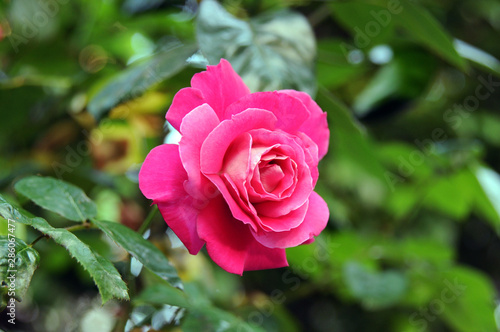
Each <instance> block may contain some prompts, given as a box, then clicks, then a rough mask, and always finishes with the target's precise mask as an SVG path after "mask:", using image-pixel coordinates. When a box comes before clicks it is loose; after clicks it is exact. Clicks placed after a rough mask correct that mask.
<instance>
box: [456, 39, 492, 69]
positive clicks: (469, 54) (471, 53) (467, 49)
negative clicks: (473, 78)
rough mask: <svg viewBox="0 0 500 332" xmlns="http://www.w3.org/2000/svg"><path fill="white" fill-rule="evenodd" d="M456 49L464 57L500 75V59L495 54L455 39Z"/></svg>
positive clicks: (481, 67)
mask: <svg viewBox="0 0 500 332" xmlns="http://www.w3.org/2000/svg"><path fill="white" fill-rule="evenodd" d="M454 45H455V49H456V50H457V52H458V54H460V55H461V56H462V57H463V58H465V59H468V60H470V61H471V62H472V63H473V64H475V65H476V66H477V67H479V68H480V69H486V70H488V71H490V72H492V73H493V74H495V75H497V76H500V61H499V60H498V59H497V58H495V57H494V56H493V55H491V54H489V53H487V52H485V51H483V50H482V49H480V48H477V47H475V46H473V45H471V44H468V43H466V42H464V41H463V40H459V39H455V41H454Z"/></svg>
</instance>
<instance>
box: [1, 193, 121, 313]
mask: <svg viewBox="0 0 500 332" xmlns="http://www.w3.org/2000/svg"><path fill="white" fill-rule="evenodd" d="M0 215H1V216H2V217H4V218H5V219H10V220H14V221H16V222H19V223H22V224H25V225H28V226H31V227H33V228H35V229H37V230H39V231H40V232H42V233H43V234H45V235H47V236H48V237H50V238H52V239H53V240H54V241H55V242H56V243H57V244H59V245H61V246H63V247H64V248H66V250H68V252H69V253H70V255H71V256H72V257H73V258H75V259H76V260H77V261H78V262H79V263H80V264H81V265H82V266H83V268H84V269H86V270H87V271H88V272H89V274H90V276H91V277H92V278H93V279H94V282H95V284H96V285H97V287H98V288H99V292H100V293H101V297H102V302H103V304H104V303H105V302H107V301H108V300H109V299H111V298H116V299H125V300H128V299H129V296H128V292H127V285H126V284H125V283H124V282H123V280H122V279H121V276H120V274H119V273H118V271H117V270H116V268H115V267H114V266H113V264H112V263H111V262H110V261H109V260H107V259H105V258H103V257H101V256H100V255H99V254H97V253H96V252H94V251H93V250H92V249H90V248H89V247H88V246H87V245H86V244H85V243H83V242H82V241H80V239H78V238H77V237H76V236H75V235H74V234H73V233H71V232H69V231H67V230H65V229H63V228H54V227H52V226H51V225H49V224H48V223H47V221H45V219H42V218H38V217H36V218H28V217H26V216H24V215H23V214H21V213H20V212H19V211H18V210H17V209H16V208H14V207H13V206H12V205H11V204H9V203H7V202H6V201H5V200H4V199H3V197H2V196H0Z"/></svg>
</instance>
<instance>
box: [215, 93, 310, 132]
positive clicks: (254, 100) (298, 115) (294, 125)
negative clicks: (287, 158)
mask: <svg viewBox="0 0 500 332" xmlns="http://www.w3.org/2000/svg"><path fill="white" fill-rule="evenodd" d="M249 108H258V109H263V110H268V111H270V112H272V113H273V114H274V115H275V116H276V118H277V119H278V121H277V122H276V128H279V129H282V130H284V131H286V132H288V133H291V134H295V133H296V132H297V130H298V129H299V128H300V127H301V125H302V124H303V123H304V121H306V120H307V118H308V117H309V111H308V110H307V109H306V107H305V106H304V104H303V103H302V102H301V101H300V100H299V99H297V98H294V97H292V96H289V95H288V94H286V93H278V92H276V91H273V92H256V93H252V94H251V95H246V96H244V97H242V98H241V99H239V100H238V101H237V102H235V103H233V104H231V105H230V106H229V107H228V108H227V109H226V111H225V113H224V118H226V119H227V118H229V117H231V116H232V115H235V114H239V113H241V112H243V111H244V110H246V109H249Z"/></svg>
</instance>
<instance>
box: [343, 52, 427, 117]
mask: <svg viewBox="0 0 500 332" xmlns="http://www.w3.org/2000/svg"><path fill="white" fill-rule="evenodd" d="M415 63H420V64H421V65H420V66H418V67H417V66H414V64H415ZM435 69H436V61H435V59H434V57H432V56H431V55H429V54H427V53H422V52H420V49H419V48H418V49H415V47H409V45H405V46H404V47H400V48H395V56H394V59H393V60H392V61H391V62H390V63H388V64H386V65H385V66H383V67H382V68H381V69H380V70H379V71H378V72H377V73H376V74H375V75H374V77H373V78H372V79H371V81H370V82H369V83H368V84H367V86H366V87H365V88H364V89H363V91H361V92H360V93H359V94H358V95H357V96H356V99H355V101H354V105H353V108H354V110H355V112H356V114H357V115H358V116H359V117H363V116H366V115H367V113H368V112H369V111H371V110H373V108H375V107H376V106H379V105H380V104H382V103H383V102H388V101H391V100H397V101H410V100H413V99H415V98H417V97H418V96H420V95H421V94H422V93H423V92H424V90H425V89H426V88H427V86H428V85H429V80H430V79H431V78H432V77H433V74H434V71H435Z"/></svg>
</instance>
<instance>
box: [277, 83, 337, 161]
mask: <svg viewBox="0 0 500 332" xmlns="http://www.w3.org/2000/svg"><path fill="white" fill-rule="evenodd" d="M278 92H279V93H283V94H287V95H289V96H292V97H295V98H297V99H299V100H300V101H301V102H302V103H303V104H304V106H305V107H306V108H307V110H308V111H309V113H310V116H309V118H308V119H307V120H306V121H305V122H304V123H302V125H301V126H300V128H299V131H302V132H303V133H305V134H306V135H307V136H309V137H310V138H311V139H312V140H313V141H314V142H315V143H316V144H317V145H318V155H319V159H320V160H321V159H322V158H323V157H324V156H325V155H326V152H327V151H328V144H329V141H330V130H329V129H328V123H327V119H326V118H327V114H326V113H325V112H323V111H322V110H321V108H320V107H319V106H318V104H316V102H315V101H314V100H313V99H312V98H311V96H309V95H308V94H307V93H305V92H301V91H295V90H279V91H278Z"/></svg>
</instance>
